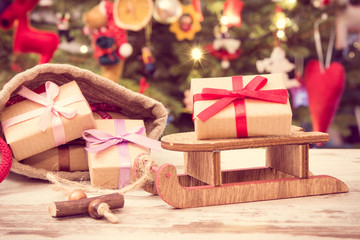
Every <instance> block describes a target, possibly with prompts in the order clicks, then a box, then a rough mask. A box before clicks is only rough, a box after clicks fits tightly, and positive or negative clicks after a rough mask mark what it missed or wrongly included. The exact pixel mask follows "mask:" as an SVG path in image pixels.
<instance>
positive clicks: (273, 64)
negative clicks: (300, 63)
mask: <svg viewBox="0 0 360 240" xmlns="http://www.w3.org/2000/svg"><path fill="white" fill-rule="evenodd" d="M256 68H257V70H258V71H259V72H260V73H262V72H267V73H283V74H284V82H285V87H286V88H288V89H289V88H293V87H299V86H300V83H299V81H298V80H297V79H296V78H294V79H289V77H288V74H287V73H288V72H290V71H292V70H294V68H295V65H294V64H293V63H291V62H290V61H289V60H288V59H287V58H286V56H285V51H284V50H283V49H282V48H280V47H275V48H274V49H273V51H272V53H271V55H270V58H265V59H263V60H258V61H256Z"/></svg>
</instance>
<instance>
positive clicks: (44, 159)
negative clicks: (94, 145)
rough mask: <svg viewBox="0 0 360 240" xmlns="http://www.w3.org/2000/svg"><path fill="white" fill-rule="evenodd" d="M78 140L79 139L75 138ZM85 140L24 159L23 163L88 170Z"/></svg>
mask: <svg viewBox="0 0 360 240" xmlns="http://www.w3.org/2000/svg"><path fill="white" fill-rule="evenodd" d="M75 141H77V140H75ZM84 147H85V144H84V141H82V140H80V141H79V142H78V143H74V142H73V141H72V142H70V143H68V144H64V145H61V146H58V147H56V148H52V149H49V150H47V151H45V152H42V153H39V154H36V155H34V156H31V157H29V158H26V159H24V160H22V163H23V164H27V165H30V166H32V167H34V168H38V169H46V170H49V171H66V172H75V171H88V170H89V167H88V162H87V157H86V150H85V148H84Z"/></svg>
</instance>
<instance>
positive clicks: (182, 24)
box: [169, 4, 201, 41]
mask: <svg viewBox="0 0 360 240" xmlns="http://www.w3.org/2000/svg"><path fill="white" fill-rule="evenodd" d="M200 19H201V15H200V14H199V13H198V12H197V11H195V8H194V6H193V5H191V4H188V5H182V15H181V17H180V18H179V20H177V21H176V22H174V23H172V24H171V25H170V28H169V30H170V32H172V33H174V34H175V36H176V39H177V40H178V41H182V40H185V39H187V40H193V39H194V37H195V34H196V33H197V32H199V31H201V25H200Z"/></svg>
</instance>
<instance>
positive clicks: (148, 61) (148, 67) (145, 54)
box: [141, 46, 155, 74]
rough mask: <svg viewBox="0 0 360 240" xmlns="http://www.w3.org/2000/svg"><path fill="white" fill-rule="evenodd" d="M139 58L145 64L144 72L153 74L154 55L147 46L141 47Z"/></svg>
mask: <svg viewBox="0 0 360 240" xmlns="http://www.w3.org/2000/svg"><path fill="white" fill-rule="evenodd" d="M141 59H142V61H143V63H144V65H145V72H146V74H153V73H154V71H155V67H154V61H155V59H154V57H153V55H152V53H151V50H150V48H149V47H147V46H145V47H143V48H142V49H141Z"/></svg>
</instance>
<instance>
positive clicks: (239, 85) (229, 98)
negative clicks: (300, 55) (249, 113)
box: [194, 76, 288, 137]
mask: <svg viewBox="0 0 360 240" xmlns="http://www.w3.org/2000/svg"><path fill="white" fill-rule="evenodd" d="M266 83H267V78H264V77H262V76H256V77H254V78H253V79H252V80H251V81H250V82H249V83H248V84H247V85H246V86H245V87H243V78H242V76H235V77H232V85H233V90H232V91H229V90H225V89H216V88H204V89H203V90H202V92H201V93H200V94H195V95H194V103H195V102H196V101H204V100H215V99H219V100H218V101H216V102H215V103H214V104H212V105H211V106H209V107H208V108H206V109H204V110H203V111H201V112H200V113H199V114H198V115H197V116H196V117H197V118H199V119H200V120H201V121H203V122H206V121H207V120H208V119H209V118H211V117H212V116H214V115H215V114H216V113H218V112H219V111H221V110H222V109H224V108H225V107H226V106H228V105H229V104H230V103H232V102H234V107H235V117H236V119H235V121H236V132H237V137H247V136H248V133H247V124H246V108H245V101H244V100H245V98H248V99H256V100H261V101H267V102H274V103H282V104H285V103H287V99H288V93H287V90H286V89H274V90H260V89H261V88H263V87H264V86H265V85H266Z"/></svg>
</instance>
